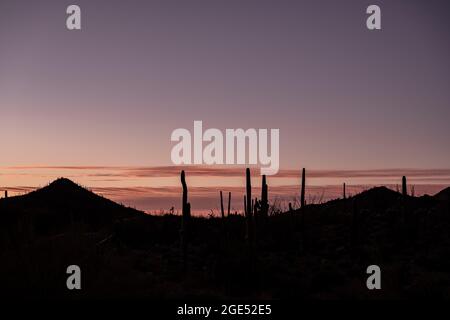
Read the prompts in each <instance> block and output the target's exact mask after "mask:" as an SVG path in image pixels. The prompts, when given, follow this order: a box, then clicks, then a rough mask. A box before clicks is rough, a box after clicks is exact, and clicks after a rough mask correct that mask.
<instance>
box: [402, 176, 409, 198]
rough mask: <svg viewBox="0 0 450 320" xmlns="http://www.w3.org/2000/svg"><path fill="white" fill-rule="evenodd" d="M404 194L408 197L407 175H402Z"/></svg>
mask: <svg viewBox="0 0 450 320" xmlns="http://www.w3.org/2000/svg"><path fill="white" fill-rule="evenodd" d="M402 195H403V196H404V197H406V196H407V195H408V190H407V186H406V177H405V176H403V177H402Z"/></svg>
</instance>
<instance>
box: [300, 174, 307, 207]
mask: <svg viewBox="0 0 450 320" xmlns="http://www.w3.org/2000/svg"><path fill="white" fill-rule="evenodd" d="M305 176H306V171H305V168H303V170H302V190H301V193H300V207H301V208H304V207H305V204H306V203H305Z"/></svg>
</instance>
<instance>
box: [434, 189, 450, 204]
mask: <svg viewBox="0 0 450 320" xmlns="http://www.w3.org/2000/svg"><path fill="white" fill-rule="evenodd" d="M434 198H436V199H438V200H441V201H449V200H450V187H448V188H445V189H444V190H441V191H439V192H438V193H436V194H435V195H434Z"/></svg>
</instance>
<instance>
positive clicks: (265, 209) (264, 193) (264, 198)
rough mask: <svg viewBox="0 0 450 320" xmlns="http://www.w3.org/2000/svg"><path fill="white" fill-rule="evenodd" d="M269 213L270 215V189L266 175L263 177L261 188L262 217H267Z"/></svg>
mask: <svg viewBox="0 0 450 320" xmlns="http://www.w3.org/2000/svg"><path fill="white" fill-rule="evenodd" d="M268 213H269V200H268V187H267V183H266V175H263V176H262V186H261V216H262V217H267V216H268Z"/></svg>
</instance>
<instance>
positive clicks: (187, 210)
mask: <svg viewBox="0 0 450 320" xmlns="http://www.w3.org/2000/svg"><path fill="white" fill-rule="evenodd" d="M181 185H182V186H183V198H182V201H183V203H182V219H181V231H180V234H181V253H182V258H183V264H184V267H185V268H186V264H187V246H188V238H189V220H190V217H191V204H190V203H189V202H188V201H187V200H188V189H187V185H186V178H185V174H184V170H182V171H181Z"/></svg>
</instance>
